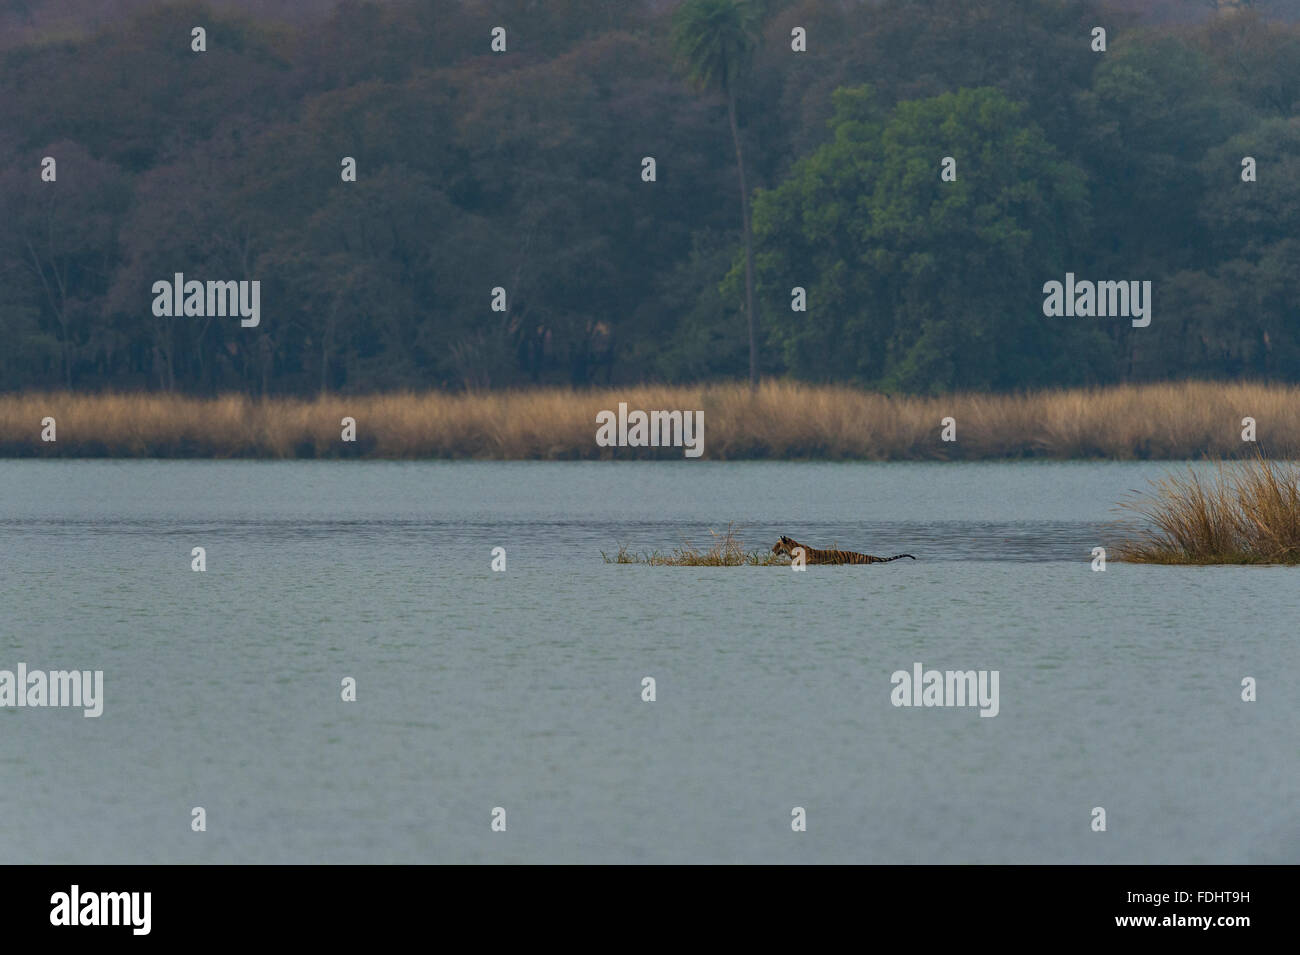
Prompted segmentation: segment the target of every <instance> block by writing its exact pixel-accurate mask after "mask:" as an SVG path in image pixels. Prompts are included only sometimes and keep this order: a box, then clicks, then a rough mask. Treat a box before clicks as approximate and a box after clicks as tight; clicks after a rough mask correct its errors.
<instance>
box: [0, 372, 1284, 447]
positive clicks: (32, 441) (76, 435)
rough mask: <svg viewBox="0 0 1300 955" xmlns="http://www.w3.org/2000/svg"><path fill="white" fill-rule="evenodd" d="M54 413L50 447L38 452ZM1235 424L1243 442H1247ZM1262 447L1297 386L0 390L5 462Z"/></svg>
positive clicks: (1276, 439) (1278, 433)
mask: <svg viewBox="0 0 1300 955" xmlns="http://www.w3.org/2000/svg"><path fill="white" fill-rule="evenodd" d="M620 403H625V404H626V405H627V406H628V407H629V408H632V409H644V410H646V411H651V410H676V411H682V412H692V411H698V412H703V416H702V420H703V422H704V429H703V444H702V454H700V456H699V457H693V456H686V455H684V453H683V448H682V447H680V446H677V447H602V446H600V445H599V444H598V443H597V438H596V436H597V430H598V424H597V415H598V414H599V413H600V412H602V411H612V410H615V409H618V406H619V404H620ZM48 418H53V419H54V430H53V435H54V438H55V440H53V441H44V440H42V433H43V431H44V432H45V433H46V434H47V435H48V434H49V429H48V427H47V426H46V424H45V419H48ZM344 418H352V419H354V420H355V441H345V440H343V430H344V424H343V419H344ZM1245 418H1252V419H1253V420H1254V432H1255V437H1256V440H1255V441H1254V442H1251V441H1247V440H1243V437H1242V435H1243V432H1244V431H1247V430H1248V428H1247V427H1246V426H1244V425H1243V419H1245ZM944 419H952V420H951V423H950V424H948V426H947V428H945V422H944ZM945 431H946V432H947V434H948V435H949V436H950V437H952V438H953V440H944V439H943V433H944V432H945ZM1257 449H1258V450H1259V451H1261V452H1263V453H1264V454H1265V455H1266V456H1271V457H1284V456H1296V455H1295V452H1296V451H1297V450H1298V449H1300V387H1296V386H1287V385H1270V384H1235V383H1227V384H1220V383H1216V382H1181V383H1173V384H1150V385H1116V386H1108V387H1099V388H1092V389H1071V390H1059V391H1040V392H1028V393H1017V394H1001V395H999V394H952V395H943V396H938V397H927V396H888V395H883V394H880V393H876V392H869V391H864V390H860V389H856V388H851V387H846V386H818V385H804V384H797V383H792V382H784V381H770V382H767V383H765V384H764V385H762V387H760V389H759V390H758V391H757V392H756V393H753V394H751V393H750V391H749V389H748V387H747V386H745V385H743V384H722V385H684V386H655V385H639V386H632V387H627V388H601V389H596V390H589V391H586V390H574V389H566V388H539V389H536V390H527V391H506V392H479V393H447V392H434V391H430V392H423V393H410V392H407V393H389V394H371V395H356V396H345V395H327V396H323V397H318V398H311V399H303V398H280V397H273V398H265V399H263V398H251V397H248V396H245V395H224V396H219V397H215V398H199V397H190V396H181V395H168V394H160V393H136V394H124V393H106V394H77V393H69V392H61V393H59V392H56V393H39V394H0V458H47V457H54V458H234V459H313V458H323V459H358V458H359V459H387V460H421V459H477V460H637V459H640V460H646V459H656V460H715V461H718V460H724V461H737V460H831V461H849V460H863V461H991V460H1032V459H1042V460H1195V459H1203V458H1238V457H1253V456H1254V455H1255V453H1256V450H1257Z"/></svg>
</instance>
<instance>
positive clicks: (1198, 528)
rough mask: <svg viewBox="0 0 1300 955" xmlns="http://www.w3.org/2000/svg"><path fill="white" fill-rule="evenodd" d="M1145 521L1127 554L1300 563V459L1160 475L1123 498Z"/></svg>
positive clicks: (1122, 550) (1132, 557)
mask: <svg viewBox="0 0 1300 955" xmlns="http://www.w3.org/2000/svg"><path fill="white" fill-rule="evenodd" d="M1122 506H1123V507H1125V508H1127V509H1128V510H1130V511H1132V512H1134V513H1136V514H1137V515H1138V516H1139V517H1141V518H1142V519H1143V521H1144V525H1143V527H1142V528H1141V529H1140V530H1139V531H1138V532H1137V533H1136V534H1134V535H1133V536H1130V537H1129V538H1128V539H1126V540H1124V541H1122V543H1121V545H1120V547H1119V548H1118V550H1117V554H1116V556H1117V557H1118V558H1119V559H1120V560H1127V561H1133V562H1136V563H1145V564H1300V466H1297V465H1296V464H1295V463H1294V462H1280V461H1270V460H1267V459H1265V458H1264V457H1262V456H1256V457H1254V458H1251V459H1248V460H1245V461H1236V462H1231V463H1224V462H1220V463H1219V465H1218V467H1217V468H1216V469H1215V470H1214V472H1213V473H1212V474H1210V475H1201V474H1197V473H1196V472H1195V471H1191V470H1189V471H1188V472H1187V473H1186V474H1175V475H1171V476H1169V477H1166V478H1163V479H1161V480H1159V481H1156V482H1153V486H1152V488H1151V489H1150V490H1149V491H1148V492H1147V493H1146V494H1143V495H1140V496H1139V497H1138V498H1136V499H1135V500H1130V501H1126V502H1124V503H1123V505H1122Z"/></svg>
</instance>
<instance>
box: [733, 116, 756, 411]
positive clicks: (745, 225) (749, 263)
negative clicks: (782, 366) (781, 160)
mask: <svg viewBox="0 0 1300 955" xmlns="http://www.w3.org/2000/svg"><path fill="white" fill-rule="evenodd" d="M727 119H728V120H730V122H731V140H732V142H733V143H735V144H736V172H737V173H738V174H739V176H740V222H741V230H742V232H743V233H744V236H745V317H746V318H747V319H748V321H749V387H750V390H751V391H756V390H758V335H757V333H756V332H755V328H754V236H753V230H752V229H751V227H750V222H749V190H748V189H747V188H746V187H745V157H744V155H743V154H742V153H741V151H740V129H739V128H738V127H737V126H736V94H735V93H732V92H728V94H727Z"/></svg>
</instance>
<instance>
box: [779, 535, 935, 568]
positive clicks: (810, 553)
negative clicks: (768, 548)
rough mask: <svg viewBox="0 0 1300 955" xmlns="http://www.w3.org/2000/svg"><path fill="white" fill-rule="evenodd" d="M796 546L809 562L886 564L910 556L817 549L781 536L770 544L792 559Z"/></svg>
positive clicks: (909, 555)
mask: <svg viewBox="0 0 1300 955" xmlns="http://www.w3.org/2000/svg"><path fill="white" fill-rule="evenodd" d="M796 548H803V552H804V560H805V562H807V563H809V564H887V563H889V562H890V561H891V560H898V559H899V558H902V557H911V558H912V560H916V558H915V557H912V555H911V554H896V555H894V556H893V557H872V556H871V555H870V554H858V553H855V552H854V551H851V550H818V549H817V548H816V547H809V546H808V545H806V544H800V543H799V542H798V541H794V540H791V539H790V538H788V537H785V536H782V537H781V539H780V540H779V541H777V542H776V543H775V544H774V545H773V546H772V553H774V554H788V555H789V556H790V557H791V558H792V559H793V557H794V552H795V549H796Z"/></svg>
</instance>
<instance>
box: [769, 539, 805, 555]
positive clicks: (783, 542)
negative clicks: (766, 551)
mask: <svg viewBox="0 0 1300 955" xmlns="http://www.w3.org/2000/svg"><path fill="white" fill-rule="evenodd" d="M798 546H799V545H798V544H797V543H795V542H794V541H792V540H791V539H790V538H788V537H786V536H785V535H784V534H782V535H781V539H780V540H779V541H777V542H776V543H775V544H773V545H772V553H774V554H789V555H790V556H791V557H793V556H794V549H795V548H796V547H798Z"/></svg>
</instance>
